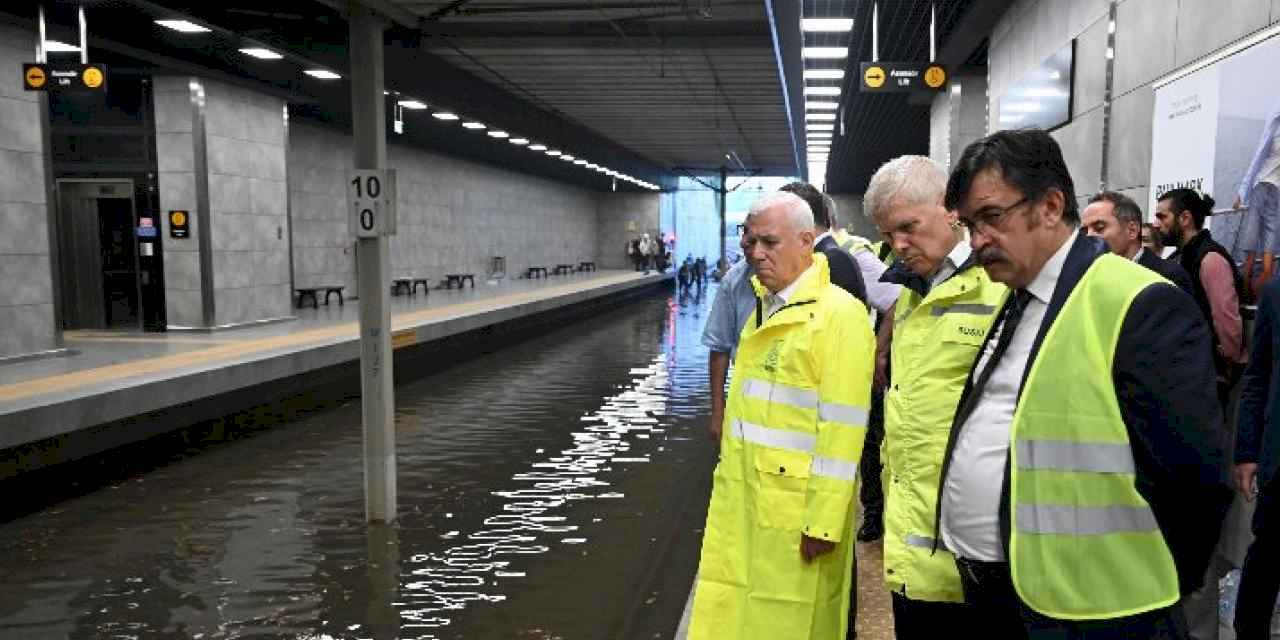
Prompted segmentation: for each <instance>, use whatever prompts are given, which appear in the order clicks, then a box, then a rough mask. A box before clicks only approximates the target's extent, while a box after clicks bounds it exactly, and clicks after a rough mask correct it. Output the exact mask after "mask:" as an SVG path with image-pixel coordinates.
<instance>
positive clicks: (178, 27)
mask: <svg viewBox="0 0 1280 640" xmlns="http://www.w3.org/2000/svg"><path fill="white" fill-rule="evenodd" d="M156 24H158V25H160V26H162V27H168V28H170V29H173V30H174V31H181V32H183V33H208V32H209V29H207V28H205V27H202V26H200V25H198V24H196V23H194V22H191V21H189V20H156Z"/></svg>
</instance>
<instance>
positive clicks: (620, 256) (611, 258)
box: [584, 193, 719, 269]
mask: <svg viewBox="0 0 1280 640" xmlns="http://www.w3.org/2000/svg"><path fill="white" fill-rule="evenodd" d="M660 201H661V196H659V195H658V194H656V193H653V194H649V193H639V194H637V193H602V194H600V195H599V197H598V198H597V207H598V208H597V220H598V222H597V224H596V229H597V236H596V239H595V245H596V246H595V250H594V252H593V255H594V257H593V258H584V259H588V260H595V261H596V263H597V265H596V266H598V267H599V268H601V269H629V268H631V267H630V264H629V262H628V260H629V258H627V254H626V248H627V242H629V241H630V240H631V239H632V238H635V237H636V236H639V235H640V234H641V233H646V232H647V233H649V234H650V235H652V234H653V233H654V231H655V230H657V228H658V224H659V218H660V213H661V209H660V204H661V202H660ZM702 213H707V212H702ZM711 217H714V218H715V220H716V221H718V220H719V214H718V213H715V214H714V215H713V216H711ZM700 222H702V223H706V222H711V221H710V220H709V219H708V220H700ZM682 223H685V224H697V223H698V222H695V221H693V220H692V219H690V218H689V217H687V216H686V219H685V220H676V236H677V238H676V239H677V246H676V254H677V255H678V256H679V255H683V254H682V253H681V247H680V246H679V243H678V240H679V234H680V225H681V224H682ZM717 223H718V222H712V224H713V225H714V224H717ZM716 250H717V251H718V250H719V247H717V248H716ZM681 259H683V258H681ZM712 259H715V256H712Z"/></svg>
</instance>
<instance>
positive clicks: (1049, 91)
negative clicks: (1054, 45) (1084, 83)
mask: <svg viewBox="0 0 1280 640" xmlns="http://www.w3.org/2000/svg"><path fill="white" fill-rule="evenodd" d="M1074 61H1075V41H1074V40H1073V41H1071V42H1068V43H1067V45H1066V46H1064V47H1062V48H1061V49H1058V51H1057V52H1055V53H1054V54H1053V55H1051V56H1049V57H1048V58H1047V59H1045V61H1044V62H1041V63H1040V66H1038V67H1035V68H1034V69H1032V70H1031V71H1028V72H1027V73H1026V74H1024V75H1023V76H1022V77H1021V78H1019V79H1018V81H1017V82H1015V83H1014V84H1013V85H1012V86H1010V87H1009V88H1008V89H1007V90H1006V91H1005V92H1004V95H1001V96H1000V122H999V124H1000V126H999V127H998V128H1000V129H1029V128H1040V129H1044V130H1046V131H1048V130H1051V129H1056V128H1058V127H1061V126H1062V125H1064V124H1066V123H1068V122H1070V121H1071V75H1072V71H1073V70H1074V67H1073V63H1074Z"/></svg>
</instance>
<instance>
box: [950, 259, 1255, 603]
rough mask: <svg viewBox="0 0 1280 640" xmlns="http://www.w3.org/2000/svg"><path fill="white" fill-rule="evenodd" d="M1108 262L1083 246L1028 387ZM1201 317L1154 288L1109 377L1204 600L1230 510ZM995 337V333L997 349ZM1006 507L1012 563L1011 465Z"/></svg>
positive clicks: (1055, 303)
mask: <svg viewBox="0 0 1280 640" xmlns="http://www.w3.org/2000/svg"><path fill="white" fill-rule="evenodd" d="M1105 253H1107V246H1106V245H1105V244H1103V242H1102V241H1101V240H1099V239H1097V238H1090V237H1088V236H1085V235H1084V234H1080V235H1079V236H1078V237H1077V238H1076V241H1075V244H1074V245H1073V246H1072V247H1071V249H1070V252H1069V253H1068V254H1067V260H1066V263H1065V264H1063V267H1062V274H1061V275H1060V276H1059V278H1058V284H1057V287H1056V288H1055V289H1054V292H1053V299H1052V300H1050V302H1049V307H1048V309H1046V311H1045V316H1044V321H1043V322H1042V323H1041V325H1040V327H1039V330H1038V332H1037V333H1036V338H1035V341H1034V343H1033V344H1032V347H1031V355H1030V357H1029V358H1028V359H1027V368H1026V371H1025V372H1024V373H1023V378H1022V382H1023V384H1026V375H1027V372H1029V371H1031V365H1032V363H1034V362H1035V359H1036V356H1037V355H1038V353H1039V351H1040V345H1041V344H1042V343H1043V342H1044V337H1045V334H1046V333H1047V332H1048V330H1049V327H1051V326H1052V325H1053V323H1054V321H1055V320H1056V319H1057V317H1058V313H1059V312H1060V311H1061V310H1062V306H1063V304H1064V303H1065V302H1066V300H1067V297H1068V296H1069V295H1070V294H1071V292H1072V291H1073V290H1074V289H1075V287H1076V285H1077V284H1078V283H1079V282H1080V279H1081V278H1083V277H1084V274H1085V272H1086V271H1088V270H1089V267H1091V266H1092V265H1093V262H1094V260H1096V259H1097V258H1098V257H1099V256H1102V255H1104V254H1105ZM1011 298H1012V296H1011ZM1199 311H1200V309H1199V307H1197V306H1196V302H1195V300H1193V299H1192V298H1191V296H1188V295H1186V294H1184V293H1182V292H1181V291H1178V290H1177V289H1176V288H1174V287H1171V286H1168V285H1165V284H1163V283H1161V284H1154V285H1151V286H1149V287H1147V288H1146V289H1145V290H1143V291H1142V292H1141V293H1139V294H1138V297H1137V298H1136V299H1134V301H1133V304H1132V306H1131V307H1130V308H1129V313H1128V314H1127V315H1126V316H1125V320H1124V323H1123V324H1122V325H1121V329H1120V337H1119V342H1118V343H1117V345H1116V352H1115V356H1114V358H1113V360H1112V365H1111V371H1110V375H1111V379H1112V382H1113V384H1114V385H1115V391H1116V398H1117V400H1118V402H1119V404H1120V413H1121V415H1122V416H1124V422H1125V426H1126V427H1127V428H1128V432H1129V444H1130V446H1131V447H1132V448H1133V458H1134V462H1135V466H1136V471H1137V473H1136V475H1137V478H1136V481H1135V485H1136V488H1137V490H1138V492H1139V493H1140V494H1142V497H1143V498H1145V499H1146V500H1147V502H1148V503H1149V504H1150V505H1151V510H1152V511H1153V512H1154V513H1155V516H1156V520H1157V521H1158V522H1159V524H1160V530H1161V532H1162V533H1163V534H1164V538H1165V542H1166V543H1167V544H1168V545H1169V550H1170V552H1172V554H1173V559H1174V563H1175V564H1176V565H1177V569H1178V579H1179V587H1180V589H1181V590H1182V593H1184V594H1186V593H1190V592H1192V591H1194V590H1196V589H1197V588H1199V587H1200V585H1201V583H1202V582H1203V581H1204V573H1205V569H1206V568H1207V566H1208V563H1209V557H1210V555H1211V554H1212V552H1213V548H1214V546H1215V545H1216V544H1217V541H1218V532H1219V528H1220V527H1221V524H1222V519H1223V518H1224V517H1225V515H1226V511H1227V508H1228V507H1229V506H1230V505H1231V489H1230V485H1229V483H1228V479H1227V469H1226V464H1225V451H1226V446H1227V444H1226V441H1227V438H1226V434H1225V429H1224V428H1223V426H1222V416H1221V411H1220V410H1219V408H1218V407H1219V405H1218V398H1217V391H1216V383H1215V380H1214V368H1213V355H1212V354H1213V351H1212V349H1211V342H1210V338H1209V329H1208V327H1207V326H1206V325H1205V321H1204V316H1203V314H1201V313H1199ZM1003 313H1004V311H1003V310H1001V314H1002V315H1003ZM995 333H996V332H994V331H992V332H988V334H987V338H988V340H989V339H990V338H991V335H993V334H995ZM984 348H985V346H984ZM976 366H977V362H976V360H975V362H974V367H976ZM1099 373H1100V374H1103V375H1105V373H1106V372H1099ZM972 380H973V374H972V371H971V372H970V376H969V381H968V382H966V383H965V389H964V392H963V394H962V395H961V397H960V402H959V405H958V407H957V410H956V416H955V419H954V421H953V423H952V425H951V437H950V441H949V442H948V443H947V450H946V455H945V457H944V459H943V466H942V482H941V483H940V484H939V494H938V505H939V507H938V509H939V513H941V505H942V494H941V491H942V488H943V487H945V486H946V474H947V470H948V467H949V466H950V463H951V455H952V453H953V451H954V448H955V443H956V440H957V435H958V433H959V429H960V427H961V426H962V425H963V423H964V421H965V419H966V418H967V417H968V416H969V414H970V413H972V411H973V405H974V404H975V402H974V401H975V400H976V398H974V397H972ZM1000 503H1001V508H1000V528H1001V533H1002V535H1003V540H1004V545H1005V552H1006V554H1007V553H1008V546H1009V526H1010V522H1009V513H1010V510H1009V467H1008V463H1007V462H1006V466H1005V478H1004V490H1003V495H1002V497H1001V500H1000ZM935 537H936V536H935Z"/></svg>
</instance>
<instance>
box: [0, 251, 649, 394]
mask: <svg viewBox="0 0 1280 640" xmlns="http://www.w3.org/2000/svg"><path fill="white" fill-rule="evenodd" d="M637 277H638V276H636V275H635V274H631V273H624V274H618V275H608V276H602V277H599V278H592V279H591V280H587V281H585V282H575V283H571V284H564V285H557V286H550V287H545V288H538V289H531V290H528V291H520V292H515V293H510V294H506V295H501V296H494V297H492V298H484V299H481V300H474V301H471V302H460V303H458V304H451V305H447V306H442V307H434V308H429V309H423V310H421V311H412V312H408V313H401V314H398V315H395V316H393V317H392V319H391V326H392V330H393V331H395V330H399V329H406V328H412V327H416V326H419V325H422V324H426V323H428V322H430V321H432V320H442V319H448V318H453V317H457V316H464V315H471V314H478V313H485V312H488V311H494V310H497V309H502V308H504V307H511V306H516V305H520V304H525V303H528V302H535V301H538V300H545V299H549V298H555V297H558V296H561V295H567V294H572V293H577V292H579V291H586V290H589V289H596V288H600V287H607V286H609V285H613V284H619V283H622V282H626V281H629V280H635V279H636V278H637ZM358 328H359V327H358V323H356V322H347V323H343V324H338V325H333V326H329V327H320V328H316V329H308V330H305V331H299V332H297V333H290V334H288V335H283V336H272V337H267V338H257V339H252V340H244V341H239V342H235V343H233V344H224V345H221V346H217V347H213V348H210V349H202V350H199V351H188V352H186V353H178V354H173V355H167V356H159V357H155V358H145V359H141V360H134V361H130V362H124V363H120V364H114V365H108V366H104V367H97V368H94V369H85V370H83V371H75V372H72V373H63V374H57V375H52V376H46V377H42V378H36V379H33V380H26V381H23V382H17V383H14V384H8V385H4V386H0V402H14V401H18V400H23V399H26V398H31V397H34V396H40V395H45V394H50V393H57V392H60V391H67V390H70V389H75V388H79V387H88V386H93V385H96V384H104V383H110V382H118V381H120V380H126V379H129V378H138V377H142V376H148V375H155V374H161V373H165V372H167V371H173V370H176V369H183V368H191V367H201V366H207V365H211V364H216V363H218V362H221V361H227V360H234V359H238V358H244V357H245V356H248V355H252V354H256V353H265V352H269V351H275V350H280V349H289V348H295V347H302V346H306V345H309V344H312V343H325V342H333V341H339V340H341V339H343V338H347V339H352V340H354V339H355V338H356V336H357V333H358Z"/></svg>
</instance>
